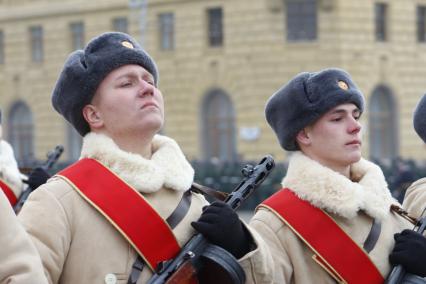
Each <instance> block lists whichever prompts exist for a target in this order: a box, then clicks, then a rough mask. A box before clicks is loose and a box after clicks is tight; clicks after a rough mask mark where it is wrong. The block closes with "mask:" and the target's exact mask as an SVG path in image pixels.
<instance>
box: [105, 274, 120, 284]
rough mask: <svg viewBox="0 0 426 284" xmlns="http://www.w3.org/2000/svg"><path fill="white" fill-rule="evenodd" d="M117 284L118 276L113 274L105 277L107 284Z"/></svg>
mask: <svg viewBox="0 0 426 284" xmlns="http://www.w3.org/2000/svg"><path fill="white" fill-rule="evenodd" d="M115 283H117V276H115V275H114V274H112V273H108V274H107V275H105V284H115Z"/></svg>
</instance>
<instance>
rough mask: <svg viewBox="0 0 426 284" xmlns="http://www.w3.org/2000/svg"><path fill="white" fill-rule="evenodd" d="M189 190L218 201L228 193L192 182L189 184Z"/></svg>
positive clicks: (222, 199) (223, 198)
mask: <svg viewBox="0 0 426 284" xmlns="http://www.w3.org/2000/svg"><path fill="white" fill-rule="evenodd" d="M191 191H193V192H196V193H201V194H203V195H207V196H211V197H214V198H216V199H218V200H220V201H224V200H225V199H226V198H227V197H228V195H229V194H228V193H226V192H222V191H219V190H215V189H213V188H210V187H207V186H205V185H201V184H198V183H195V182H193V183H192V185H191Z"/></svg>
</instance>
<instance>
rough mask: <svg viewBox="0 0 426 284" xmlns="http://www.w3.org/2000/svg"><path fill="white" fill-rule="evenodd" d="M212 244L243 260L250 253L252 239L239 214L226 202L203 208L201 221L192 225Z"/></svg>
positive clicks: (214, 203) (218, 202) (216, 202)
mask: <svg viewBox="0 0 426 284" xmlns="http://www.w3.org/2000/svg"><path fill="white" fill-rule="evenodd" d="M191 225H192V227H194V229H195V230H197V231H198V232H199V233H201V234H202V235H203V236H204V237H205V238H206V239H207V240H209V241H210V242H211V243H212V244H214V245H217V246H220V247H222V248H223V249H225V250H227V251H229V252H230V253H232V255H233V256H234V257H235V258H237V259H238V258H241V257H242V256H244V255H245V254H246V253H248V252H249V251H250V241H251V237H250V234H249V232H248V231H247V229H246V228H245V227H244V226H243V224H242V223H241V220H240V219H239V218H238V215H237V213H235V211H234V210H232V208H231V207H230V206H229V205H227V204H226V203H224V202H220V201H215V202H213V203H212V204H211V205H209V206H206V207H204V208H203V213H202V214H201V217H200V219H198V221H196V222H192V223H191Z"/></svg>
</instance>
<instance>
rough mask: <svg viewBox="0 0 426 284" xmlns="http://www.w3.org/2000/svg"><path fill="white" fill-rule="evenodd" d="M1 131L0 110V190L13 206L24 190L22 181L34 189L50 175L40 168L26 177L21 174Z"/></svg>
mask: <svg viewBox="0 0 426 284" xmlns="http://www.w3.org/2000/svg"><path fill="white" fill-rule="evenodd" d="M2 130H3V129H2V115H1V110H0V188H1V189H2V190H3V192H4V194H5V195H6V197H7V199H8V200H9V202H10V204H11V205H12V206H14V205H15V204H16V203H17V201H18V199H19V197H20V195H21V193H22V191H23V190H24V188H25V185H24V183H23V181H26V183H27V184H28V186H29V187H30V188H31V189H36V188H37V187H39V186H40V185H41V184H43V183H45V182H46V180H47V179H48V178H49V177H50V175H49V174H48V173H47V172H46V171H45V170H43V169H42V168H41V167H36V168H35V169H34V170H32V171H31V173H30V175H29V176H28V177H27V176H25V175H24V174H21V173H20V171H19V168H18V163H17V162H16V159H15V155H14V153H13V149H12V147H11V146H10V144H9V143H7V142H6V141H5V140H4V139H3V131H2Z"/></svg>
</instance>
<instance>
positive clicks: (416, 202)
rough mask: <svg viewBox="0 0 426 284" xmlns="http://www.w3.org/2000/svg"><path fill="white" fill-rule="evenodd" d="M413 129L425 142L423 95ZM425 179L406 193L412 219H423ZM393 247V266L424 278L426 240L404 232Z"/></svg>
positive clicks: (407, 231) (424, 98)
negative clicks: (400, 267)
mask: <svg viewBox="0 0 426 284" xmlns="http://www.w3.org/2000/svg"><path fill="white" fill-rule="evenodd" d="M413 124H414V129H415V131H416V132H417V134H418V135H419V137H420V138H421V139H422V140H423V142H426V95H424V96H423V97H422V98H421V99H420V101H419V103H418V104H417V106H416V109H415V110H414V115H413ZM425 190H426V178H421V179H419V180H418V181H416V182H414V183H413V184H412V185H411V186H410V187H409V188H408V189H407V191H406V194H405V198H404V202H403V205H404V207H405V208H407V210H408V211H409V212H411V213H412V217H414V218H421V217H425V216H426V213H425V212H424V210H425V204H426V196H425V194H424V192H425ZM394 238H395V247H394V249H393V250H392V253H391V254H390V256H389V260H390V262H391V263H392V264H394V265H399V264H401V265H402V266H403V267H404V269H405V270H406V271H407V272H409V273H412V274H415V275H419V276H421V277H426V238H425V237H424V236H423V235H421V234H420V233H417V232H415V231H413V230H404V231H402V232H401V233H398V234H395V236H394Z"/></svg>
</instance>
